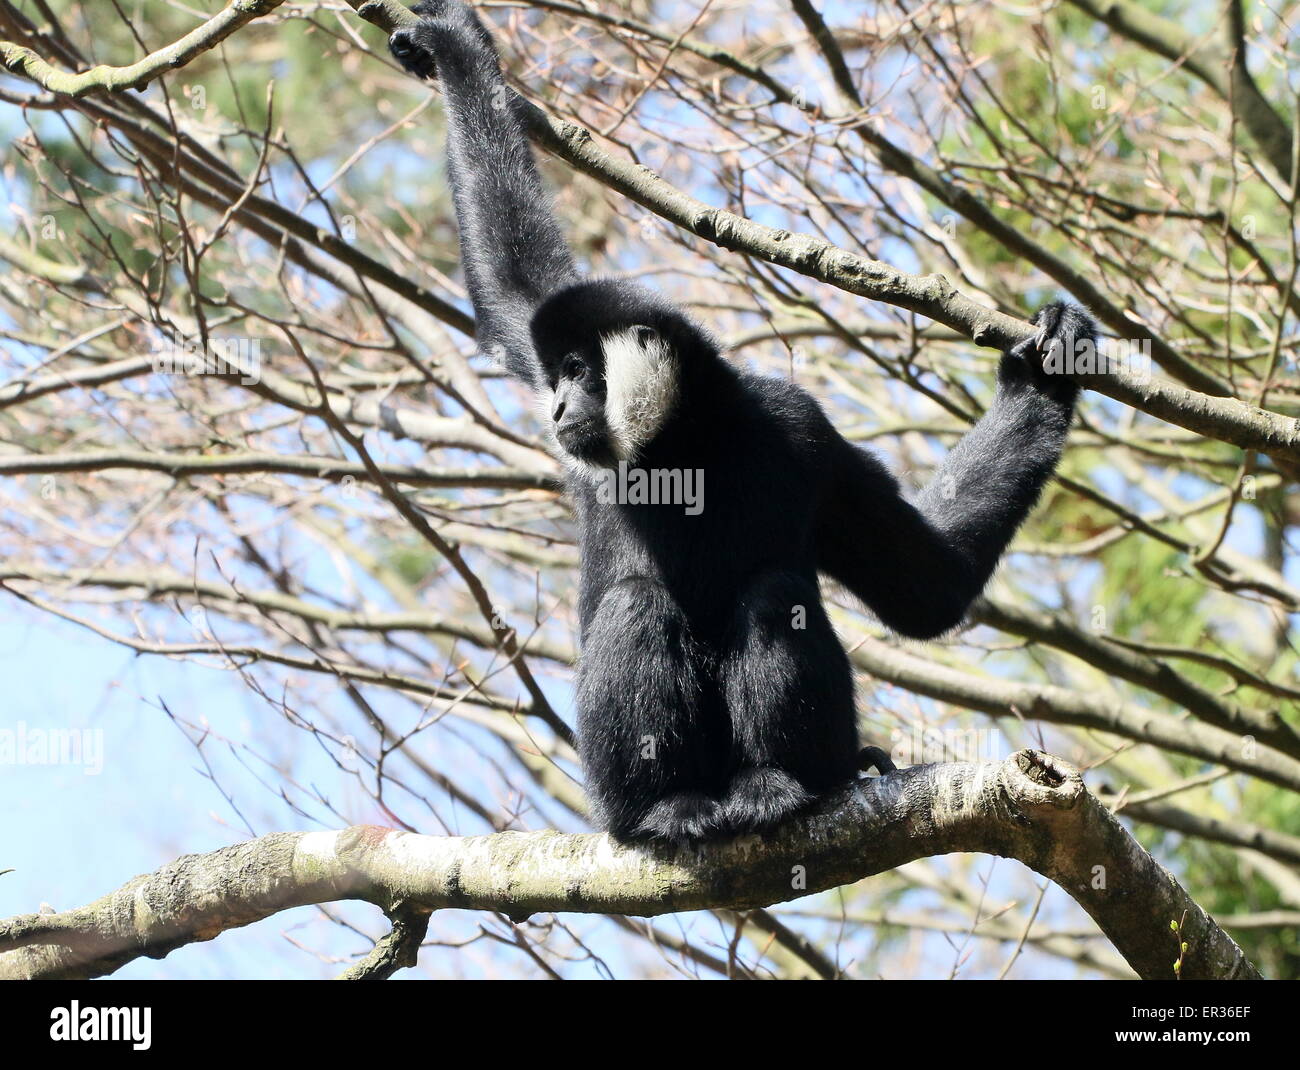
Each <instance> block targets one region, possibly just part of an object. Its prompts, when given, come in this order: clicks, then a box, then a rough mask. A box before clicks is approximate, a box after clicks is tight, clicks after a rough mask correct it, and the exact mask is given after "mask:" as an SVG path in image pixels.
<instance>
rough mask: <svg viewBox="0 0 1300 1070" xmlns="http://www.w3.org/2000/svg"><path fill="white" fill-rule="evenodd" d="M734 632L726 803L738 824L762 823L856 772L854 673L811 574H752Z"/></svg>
mask: <svg viewBox="0 0 1300 1070" xmlns="http://www.w3.org/2000/svg"><path fill="white" fill-rule="evenodd" d="M732 637H733V639H732V645H731V646H730V647H729V649H728V650H726V651H725V652H724V654H723V658H722V666H721V670H722V671H721V680H722V686H723V696H724V700H725V702H726V705H727V711H728V714H729V715H730V718H731V729H732V743H733V761H732V767H733V769H734V770H735V772H734V773H733V774H732V778H731V783H730V785H729V787H728V790H727V793H726V795H725V797H724V799H723V804H722V810H723V817H724V819H725V820H726V822H727V825H728V827H729V828H730V829H732V830H733V831H735V832H754V831H758V830H761V829H765V828H768V827H771V826H773V825H776V824H779V823H780V822H781V821H783V820H784V819H785V818H787V817H789V816H790V815H791V814H793V813H794V812H795V811H797V810H799V809H800V808H801V807H802V806H804V805H805V804H806V803H808V802H809V801H810V800H811V799H812V798H813V797H814V796H818V795H821V794H824V793H825V792H827V791H829V790H831V789H833V788H835V787H838V786H839V785H840V784H843V783H847V782H848V781H850V780H852V779H853V778H854V777H855V775H856V772H857V764H858V731H857V720H856V716H855V713H854V703H853V676H852V672H851V670H850V668H849V661H848V658H847V656H846V655H845V653H844V649H843V647H841V646H840V643H839V640H838V639H837V638H836V636H835V632H834V629H832V628H831V623H830V620H829V619H828V618H827V616H826V611H825V610H824V609H823V608H822V602H821V595H820V593H819V591H818V590H817V585H816V583H815V582H814V581H813V580H812V579H811V578H805V577H802V576H798V575H796V574H793V573H784V572H771V573H767V574H765V575H764V576H762V577H761V578H759V579H758V580H757V581H755V582H754V583H752V584H751V585H750V586H749V587H748V588H747V589H746V590H745V592H744V594H743V595H742V596H741V599H740V603H739V606H738V608H737V612H736V616H735V618H734V620H733V623H732Z"/></svg>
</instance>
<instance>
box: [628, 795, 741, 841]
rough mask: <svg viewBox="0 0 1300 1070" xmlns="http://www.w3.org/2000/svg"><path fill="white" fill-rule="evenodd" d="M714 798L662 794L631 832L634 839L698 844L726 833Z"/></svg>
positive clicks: (720, 812)
mask: <svg viewBox="0 0 1300 1070" xmlns="http://www.w3.org/2000/svg"><path fill="white" fill-rule="evenodd" d="M721 817H722V811H721V808H720V807H719V805H718V800H717V799H711V798H710V797H709V796H707V795H705V794H704V793H703V792H698V791H679V792H676V793H675V794H673V795H666V796H664V797H663V798H662V799H660V800H659V801H658V802H657V803H655V804H654V806H652V807H651V808H650V811H649V812H648V813H647V814H646V815H645V817H643V818H642V819H641V822H640V824H638V825H637V827H636V829H635V831H634V832H633V838H634V839H644V840H662V841H667V842H668V843H673V844H690V843H698V842H700V841H701V840H708V839H714V838H716V837H718V836H721V835H723V833H724V832H725V831H726V830H725V828H724V826H723V824H722V821H721Z"/></svg>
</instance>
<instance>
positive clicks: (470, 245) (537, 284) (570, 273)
mask: <svg viewBox="0 0 1300 1070" xmlns="http://www.w3.org/2000/svg"><path fill="white" fill-rule="evenodd" d="M412 10H413V11H414V12H415V13H416V14H417V15H421V16H423V17H422V18H421V19H420V22H419V23H418V24H417V25H416V26H414V27H413V28H411V29H409V30H399V31H398V32H397V33H395V34H393V36H392V38H391V39H390V41H389V47H390V49H391V51H392V53H393V55H394V57H395V58H396V59H397V60H398V62H399V63H401V64H402V66H404V67H405V68H406V69H407V70H408V71H410V72H411V73H412V74H415V75H417V76H418V77H421V78H429V77H432V76H433V75H434V74H435V70H436V74H437V77H438V80H439V82H441V84H442V91H443V96H444V101H445V105H446V109H445V110H446V116H447V170H448V177H449V179H450V181H451V190H452V198H453V201H454V203H455V206H456V218H457V221H458V222H459V224H460V251H461V261H462V263H463V265H464V269H465V278H466V281H467V283H468V284H469V293H470V299H471V300H472V301H473V303H474V314H475V316H476V317H477V318H478V343H479V348H480V349H482V350H483V352H485V353H489V354H491V355H493V356H496V357H497V359H498V360H500V361H501V363H502V365H503V366H504V367H505V369H506V370H507V371H508V372H510V374H512V375H514V376H516V377H517V378H519V379H522V380H523V381H524V382H526V383H528V384H530V385H536V384H537V362H536V355H535V354H534V352H533V344H532V340H531V338H530V336H529V332H528V324H529V320H530V319H531V318H532V314H533V311H534V310H535V309H536V308H537V306H538V305H539V304H540V303H541V302H542V301H543V300H544V299H545V298H546V297H547V296H549V295H550V294H552V293H554V292H555V291H556V290H559V289H561V288H562V287H564V286H566V285H568V284H569V283H572V282H575V281H577V279H578V278H579V272H578V269H577V267H576V266H575V264H574V261H573V256H572V254H571V253H570V252H569V247H568V246H567V245H566V244H565V241H564V237H563V235H562V234H561V232H560V228H559V226H558V224H557V223H556V221H555V218H554V216H553V215H552V214H551V198H550V195H549V193H548V192H547V190H546V187H545V186H544V185H543V184H542V179H541V176H540V175H539V174H538V172H537V164H536V162H535V161H534V160H533V154H532V149H531V148H530V147H529V144H528V138H527V135H526V134H525V133H524V125H523V123H522V121H521V120H520V118H519V116H518V115H517V114H516V113H515V110H514V100H515V96H514V94H513V93H512V92H511V91H510V89H509V88H508V87H507V86H506V83H505V80H504V79H503V78H502V77H501V64H500V60H499V59H498V56H497V51H496V47H495V46H494V45H493V43H492V38H491V36H490V35H489V34H488V32H487V30H486V29H485V28H484V27H483V24H482V23H481V22H480V21H479V19H478V16H477V15H476V14H475V13H474V12H473V10H472V9H471V8H469V7H467V6H466V5H465V4H462V3H456V2H454V0H452V2H448V0H421V2H420V3H418V4H416V5H414V7H413V8H412Z"/></svg>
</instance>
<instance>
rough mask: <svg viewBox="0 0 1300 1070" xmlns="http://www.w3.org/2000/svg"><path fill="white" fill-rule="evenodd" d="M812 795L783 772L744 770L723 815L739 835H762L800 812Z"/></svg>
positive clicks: (770, 768)
mask: <svg viewBox="0 0 1300 1070" xmlns="http://www.w3.org/2000/svg"><path fill="white" fill-rule="evenodd" d="M812 799H813V797H812V795H811V794H810V793H809V792H808V790H807V789H806V788H805V787H804V786H803V785H802V784H800V783H799V781H797V780H795V778H794V777H792V776H791V775H790V774H789V773H787V772H786V771H785V770H784V769H777V768H775V767H773V766H760V767H758V768H756V769H742V770H741V771H740V772H739V773H737V774H736V775H735V777H734V778H733V779H732V781H731V787H730V788H729V789H728V790H727V797H726V798H725V799H723V800H722V813H723V817H724V818H725V819H726V822H727V824H728V826H729V827H730V828H731V829H732V830H733V831H734V832H737V833H744V832H761V831H763V830H764V829H769V828H771V827H773V826H774V825H779V824H780V823H781V822H782V821H784V820H785V819H786V818H788V817H790V816H792V815H794V814H796V813H798V812H799V811H800V810H802V809H803V808H804V807H805V806H807V805H808V804H809V803H810V802H812Z"/></svg>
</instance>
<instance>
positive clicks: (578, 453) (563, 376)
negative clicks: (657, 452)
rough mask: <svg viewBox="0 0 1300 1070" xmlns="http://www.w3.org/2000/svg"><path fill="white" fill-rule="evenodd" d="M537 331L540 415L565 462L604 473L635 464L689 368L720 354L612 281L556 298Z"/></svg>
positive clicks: (666, 308) (651, 300) (539, 315)
mask: <svg viewBox="0 0 1300 1070" xmlns="http://www.w3.org/2000/svg"><path fill="white" fill-rule="evenodd" d="M531 329H532V337H533V347H534V349H535V350H536V352H537V356H538V360H539V363H540V365H541V372H542V380H543V381H542V382H540V383H539V384H538V393H539V398H540V402H541V404H542V405H543V409H542V410H541V412H540V415H541V417H542V419H543V420H544V421H546V423H547V424H548V425H549V427H550V429H551V432H552V434H553V436H554V438H555V441H556V442H557V443H558V445H559V446H560V448H561V449H562V450H563V451H564V453H565V454H566V455H567V456H568V457H570V458H572V459H573V460H575V461H577V462H579V463H580V464H583V465H592V466H595V467H598V468H606V467H611V466H613V465H614V464H616V463H617V462H618V461H633V460H635V459H636V458H637V456H638V455H639V454H640V452H641V451H642V450H643V449H644V448H645V447H646V446H648V445H649V444H650V443H651V442H652V441H653V440H654V439H655V437H656V436H657V435H658V434H659V433H660V432H661V431H662V430H663V429H664V427H665V425H666V424H667V423H668V422H669V419H670V417H671V416H672V415H673V413H674V411H675V409H676V408H677V406H678V403H679V399H680V394H681V389H682V377H683V368H684V367H685V366H687V365H688V364H689V363H690V362H692V361H700V360H704V359H709V358H711V357H714V356H716V354H717V346H716V345H715V344H714V343H713V342H712V341H711V340H710V339H709V338H708V336H707V335H706V334H705V333H704V332H703V331H702V330H701V329H700V328H699V327H697V326H696V325H695V324H694V323H692V322H691V321H690V320H689V319H688V318H687V317H686V316H685V315H684V314H683V313H682V312H681V311H680V310H679V309H678V308H676V306H674V305H672V304H671V303H670V302H668V301H666V300H664V299H663V298H662V297H660V296H659V295H658V294H656V293H654V292H653V291H651V290H647V289H645V288H644V287H642V286H638V285H636V284H635V283H629V282H623V281H620V280H615V279H605V280H596V281H589V282H581V283H578V284H576V285H574V286H570V287H567V288H566V289H563V290H560V291H558V292H557V293H555V294H554V295H552V296H551V297H549V298H548V299H547V300H546V301H545V302H544V303H543V304H542V305H541V307H540V308H538V310H537V312H536V313H535V314H534V315H533V320H532V325H531ZM702 350H707V351H708V352H707V354H706V353H704V352H702Z"/></svg>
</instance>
